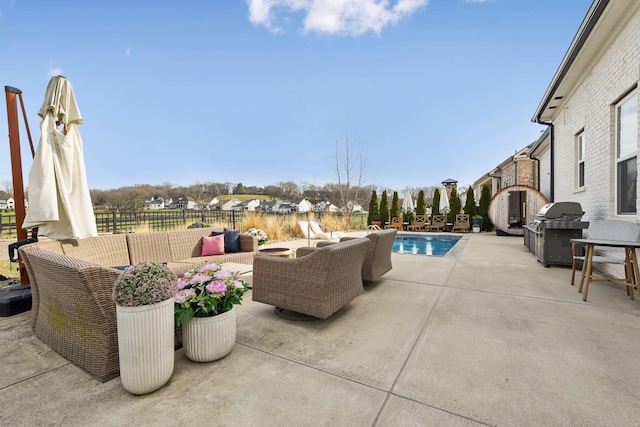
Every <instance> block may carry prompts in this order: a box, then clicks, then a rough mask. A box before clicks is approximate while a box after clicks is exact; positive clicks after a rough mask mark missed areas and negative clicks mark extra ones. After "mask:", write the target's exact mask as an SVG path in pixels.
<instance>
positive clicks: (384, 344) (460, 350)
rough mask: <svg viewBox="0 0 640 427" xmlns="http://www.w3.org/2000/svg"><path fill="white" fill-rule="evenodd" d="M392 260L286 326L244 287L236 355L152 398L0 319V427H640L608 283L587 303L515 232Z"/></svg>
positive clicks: (629, 340) (636, 303) (21, 325)
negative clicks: (338, 303) (376, 277)
mask: <svg viewBox="0 0 640 427" xmlns="http://www.w3.org/2000/svg"><path fill="white" fill-rule="evenodd" d="M305 244H306V240H298V241H292V242H288V244H285V245H287V246H290V247H296V246H300V245H305ZM278 246H284V245H283V244H282V243H280V244H278ZM393 263H394V269H393V270H392V271H391V272H389V273H387V275H385V276H384V278H383V279H382V280H380V281H379V282H377V283H375V284H373V285H369V286H367V287H366V288H365V292H364V294H362V295H360V296H359V297H358V298H356V299H355V300H354V301H352V302H351V303H350V304H348V305H347V306H346V307H345V308H344V309H342V310H341V311H339V312H338V313H336V314H335V315H333V316H332V317H330V318H329V319H327V320H318V321H311V322H292V321H287V320H284V319H281V318H279V317H277V316H275V315H274V313H273V308H272V307H270V306H266V305H264V304H260V303H256V302H253V301H252V300H251V292H249V293H247V294H246V296H245V302H244V303H243V304H242V305H241V306H239V307H238V308H239V313H238V315H239V316H238V331H237V342H236V345H235V347H234V349H233V351H232V352H231V354H229V355H228V356H227V357H226V358H224V359H221V360H219V361H216V362H212V363H195V362H191V361H189V360H188V359H186V357H185V356H184V354H183V351H182V350H179V351H177V352H176V360H175V370H174V373H173V376H172V378H171V380H170V382H169V383H168V384H167V385H166V386H165V387H163V388H162V389H160V390H158V391H156V392H154V393H152V394H149V395H146V396H133V395H130V394H128V393H127V392H126V391H125V390H124V389H123V388H122V385H121V383H120V379H119V378H116V379H113V380H111V381H109V382H106V383H99V382H97V381H96V380H94V379H93V378H92V377H91V376H90V375H89V374H87V373H86V372H84V371H82V370H81V369H79V368H77V367H75V366H74V365H72V364H71V363H69V362H68V361H67V360H66V359H64V358H63V357H61V356H59V355H58V354H57V353H55V352H53V351H52V350H50V349H49V348H48V347H47V346H46V345H45V344H43V343H42V342H40V341H39V340H38V339H37V338H35V337H34V336H33V334H32V332H31V330H30V328H29V324H28V317H29V313H28V312H27V313H23V314H20V315H16V316H13V317H8V318H0V358H1V360H2V364H1V366H0V401H2V409H1V410H0V425H3V426H16V425H83V426H84V425H100V426H104V425H118V426H120V425H179V424H206V425H216V426H217V425H219V426H251V425H256V426H271V425H274V426H275V425H278V426H279V425H288V426H416V425H424V426H474V425H500V426H525V425H535V426H541V425H544V426H547V425H562V426H573V425H575V426H597V425H607V426H614V425H616V426H629V425H638V423H640V404H639V403H638V402H640V387H639V386H638V385H639V384H640V363H638V358H639V357H640V338H639V337H640V322H638V317H639V315H640V298H638V297H637V299H636V300H633V301H632V300H630V299H629V298H628V297H627V296H626V293H625V290H624V289H622V288H621V287H619V286H617V285H613V284H611V283H608V282H598V283H594V284H593V285H592V286H591V287H590V290H589V301H588V302H586V303H585V302H583V301H582V296H581V294H579V293H578V291H577V289H576V287H572V286H571V285H570V284H569V283H570V275H571V270H570V269H569V268H566V267H555V266H554V267H552V268H544V267H543V266H542V264H540V263H539V262H537V261H536V259H535V257H534V256H533V255H531V254H530V253H529V252H527V250H526V248H525V247H524V245H523V240H522V238H517V237H499V236H496V235H494V234H467V235H464V237H463V239H462V240H461V241H460V242H458V244H457V245H456V246H455V247H454V249H453V250H452V251H451V252H450V253H449V254H448V255H447V256H444V257H427V256H416V255H403V254H393Z"/></svg>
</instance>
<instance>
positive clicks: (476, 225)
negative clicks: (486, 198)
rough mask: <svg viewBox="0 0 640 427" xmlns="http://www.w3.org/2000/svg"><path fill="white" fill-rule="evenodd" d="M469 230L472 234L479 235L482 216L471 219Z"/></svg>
mask: <svg viewBox="0 0 640 427" xmlns="http://www.w3.org/2000/svg"><path fill="white" fill-rule="evenodd" d="M471 228H472V229H473V232H474V233H479V232H480V230H481V229H482V215H474V216H472V217H471Z"/></svg>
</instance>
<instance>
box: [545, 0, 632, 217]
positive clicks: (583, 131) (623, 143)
mask: <svg viewBox="0 0 640 427" xmlns="http://www.w3.org/2000/svg"><path fill="white" fill-rule="evenodd" d="M639 46H640V0H615V1H614V0H595V1H594V2H593V3H592V5H591V7H590V9H589V11H588V12H587V15H586V16H585V18H584V20H583V21H582V24H581V25H580V28H579V29H578V32H577V33H576V35H575V37H574V39H573V41H572V42H571V45H570V46H569V48H568V50H567V53H566V54H565V56H564V58H563V60H562V62H561V63H560V65H559V67H558V70H557V71H556V73H555V75H554V77H553V79H552V81H551V83H550V84H549V86H548V88H547V90H546V92H545V94H544V96H543V98H542V100H541V102H540V104H539V106H538V108H537V109H536V112H535V115H534V116H533V118H532V121H534V122H537V123H540V124H544V125H546V126H548V129H549V135H548V138H549V139H548V156H547V158H546V160H544V163H542V162H543V160H542V159H540V158H537V159H538V160H540V161H541V168H542V167H548V174H549V189H548V191H549V199H550V200H551V201H575V202H579V203H580V205H581V206H582V210H583V211H584V212H585V215H584V219H585V220H587V221H592V220H598V219H605V218H616V219H623V220H629V221H634V222H638V213H637V212H638V189H637V180H638V175H637V170H638V143H639V133H638V129H639V128H640V126H639V124H638V123H639V114H638V99H639V97H640V89H639V88H638V82H639V81H640V48H639ZM543 151H544V150H542V151H541V152H543ZM546 162H548V163H546ZM545 163H546V165H548V166H546V165H545V166H543V164H545Z"/></svg>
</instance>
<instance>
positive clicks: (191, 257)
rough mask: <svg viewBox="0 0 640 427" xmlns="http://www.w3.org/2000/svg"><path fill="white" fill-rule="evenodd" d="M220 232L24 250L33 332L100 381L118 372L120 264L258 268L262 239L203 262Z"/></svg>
mask: <svg viewBox="0 0 640 427" xmlns="http://www.w3.org/2000/svg"><path fill="white" fill-rule="evenodd" d="M212 231H221V230H220V229H218V228H197V229H190V230H175V231H163V232H154V233H131V234H112V235H105V236H99V237H94V238H88V239H69V240H64V241H54V240H49V241H40V242H37V243H33V244H30V245H25V246H22V247H21V248H20V249H19V252H20V255H21V257H22V260H23V262H24V264H25V267H26V270H27V273H28V275H29V279H30V283H31V292H32V308H31V317H30V322H31V328H32V330H33V332H34V334H35V335H36V336H37V337H38V338H40V339H41V340H42V341H43V342H44V343H46V344H48V345H49V346H50V347H51V348H52V349H54V350H55V351H57V352H58V353H60V354H61V355H62V356H64V357H66V358H67V359H69V360H70V361H71V362H73V363H74V364H76V365H77V366H79V367H81V368H83V369H85V370H86V371H87V372H89V373H90V374H91V375H93V376H94V377H95V378H96V379H98V380H99V381H107V380H109V379H111V378H113V377H116V376H117V375H118V373H119V362H118V337H117V327H116V311H115V304H114V303H113V300H112V299H111V292H112V290H113V286H114V283H115V281H116V279H117V278H118V277H119V276H120V274H122V271H121V270H118V269H116V268H113V267H114V266H123V265H129V264H136V263H139V262H142V261H155V262H166V263H167V266H168V267H170V268H172V269H173V270H174V271H176V272H177V273H182V272H184V271H186V270H188V269H191V268H194V267H199V266H202V265H205V264H207V263H212V262H216V263H223V262H236V263H243V264H252V263H253V255H254V253H255V251H256V250H257V248H258V245H257V241H256V240H255V239H254V238H253V237H251V236H248V235H242V234H241V235H240V238H239V243H240V252H236V253H229V254H224V255H214V256H206V257H201V256H199V255H200V253H201V251H202V237H203V236H208V235H210V234H211V232H212Z"/></svg>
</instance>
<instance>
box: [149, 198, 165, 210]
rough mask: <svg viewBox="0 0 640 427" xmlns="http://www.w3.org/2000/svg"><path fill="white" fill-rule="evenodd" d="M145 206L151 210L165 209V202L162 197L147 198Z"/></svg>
mask: <svg viewBox="0 0 640 427" xmlns="http://www.w3.org/2000/svg"><path fill="white" fill-rule="evenodd" d="M144 208H145V209H149V210H157V209H164V208H165V203H164V199H163V198H162V197H158V198H153V197H151V198H150V199H147V200H145V201H144Z"/></svg>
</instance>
